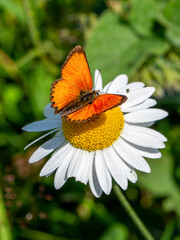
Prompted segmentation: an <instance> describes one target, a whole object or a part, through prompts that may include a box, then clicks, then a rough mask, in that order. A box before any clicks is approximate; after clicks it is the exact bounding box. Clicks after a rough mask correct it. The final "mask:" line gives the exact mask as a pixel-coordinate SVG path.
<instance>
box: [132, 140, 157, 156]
mask: <svg viewBox="0 0 180 240" xmlns="http://www.w3.org/2000/svg"><path fill="white" fill-rule="evenodd" d="M128 144H129V145H131V146H132V147H133V148H134V149H135V150H136V151H137V152H138V153H139V154H140V155H141V156H143V157H147V158H152V159H156V158H160V157H161V155H162V154H161V152H160V151H159V150H157V149H154V148H145V147H141V146H137V145H135V144H132V143H128Z"/></svg>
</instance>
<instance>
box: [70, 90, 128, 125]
mask: <svg viewBox="0 0 180 240" xmlns="http://www.w3.org/2000/svg"><path fill="white" fill-rule="evenodd" d="M126 100H127V97H126V96H124V95H118V94H102V95H99V96H98V97H97V98H96V99H95V100H94V101H93V102H92V103H91V104H88V105H86V106H84V107H83V108H81V109H79V110H77V111H75V112H73V113H71V114H69V115H67V116H66V117H65V118H66V119H67V120H69V121H79V122H81V121H87V120H89V119H90V118H92V117H93V116H94V115H98V114H100V113H102V112H105V111H107V110H109V109H111V108H114V107H117V106H119V105H121V104H123V103H124V102H125V101H126Z"/></svg>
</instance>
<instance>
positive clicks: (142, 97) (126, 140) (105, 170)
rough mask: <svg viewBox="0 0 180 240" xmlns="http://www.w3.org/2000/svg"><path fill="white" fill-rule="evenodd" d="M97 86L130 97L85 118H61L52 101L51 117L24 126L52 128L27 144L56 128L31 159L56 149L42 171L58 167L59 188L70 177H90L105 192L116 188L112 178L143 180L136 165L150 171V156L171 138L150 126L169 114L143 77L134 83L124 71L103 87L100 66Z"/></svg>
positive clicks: (125, 183) (48, 108) (124, 185)
mask: <svg viewBox="0 0 180 240" xmlns="http://www.w3.org/2000/svg"><path fill="white" fill-rule="evenodd" d="M94 89H95V90H100V91H101V92H104V93H114V94H123V95H125V96H127V98H128V100H127V101H126V102H125V103H124V104H122V105H121V106H118V107H115V108H113V109H111V110H108V111H106V112H103V113H101V114H100V115H98V116H97V117H96V118H93V119H91V120H90V121H88V122H82V123H77V122H69V121H65V120H64V119H61V117H60V115H59V114H54V109H53V108H51V106H50V104H48V105H47V106H45V109H44V116H45V119H43V120H41V121H36V122H33V123H30V124H28V125H26V126H24V127H23V130H25V131H28V132H43V131H48V132H47V133H46V134H44V135H43V136H41V137H40V138H38V139H36V140H35V141H33V142H32V143H30V144H29V145H28V146H26V148H27V147H29V146H31V145H32V144H34V143H35V142H37V141H39V140H40V139H42V138H45V137H47V136H48V135H50V134H52V133H55V135H54V136H53V137H52V138H51V139H50V140H48V141H46V142H45V143H43V144H42V145H41V146H40V147H39V148H38V149H37V150H35V152H34V153H33V154H32V156H31V157H30V159H29V163H35V162H37V161H39V160H41V159H42V158H44V157H46V156H47V155H49V154H51V153H52V155H51V157H50V159H49V160H48V161H47V162H46V164H45V165H44V167H43V168H42V170H41V172H40V176H41V177H42V176H49V175H51V174H52V173H54V172H55V177H54V185H55V188H56V189H59V188H61V187H62V186H63V185H64V184H65V182H66V181H67V179H68V178H70V177H74V178H75V180H76V181H80V182H82V183H84V184H87V183H89V186H90V188H91V191H92V193H93V194H94V195H95V196H96V197H100V196H101V194H102V192H104V193H105V194H107V195H108V194H110V192H111V189H112V178H113V179H114V180H115V181H116V182H117V184H118V185H119V186H120V187H121V188H122V189H123V190H126V189H127V187H128V181H130V182H132V183H135V182H136V181H137V174H136V171H135V170H139V171H142V172H146V173H150V171H151V169H150V167H149V165H148V163H147V161H146V160H145V159H144V157H147V158H152V159H156V158H160V157H161V153H160V151H159V150H158V149H161V148H164V147H165V145H164V142H165V141H166V140H167V139H166V138H165V137H164V136H163V135H162V134H161V133H159V132H157V131H155V130H153V129H150V128H149V127H151V126H152V125H153V124H154V122H155V121H157V120H160V119H163V118H165V117H166V116H167V115H168V114H167V112H165V111H163V110H161V109H157V108H152V107H154V106H155V105H156V100H154V99H152V98H150V97H151V96H152V94H153V93H154V91H155V89H154V87H145V85H144V83H142V82H133V83H128V77H127V76H126V75H124V74H123V75H119V76H117V77H116V78H115V79H114V80H113V81H111V82H110V83H108V84H107V85H106V86H105V87H104V88H103V86H102V77H101V73H100V72H99V71H98V70H96V71H95V84H94Z"/></svg>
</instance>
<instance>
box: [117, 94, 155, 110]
mask: <svg viewBox="0 0 180 240" xmlns="http://www.w3.org/2000/svg"><path fill="white" fill-rule="evenodd" d="M156 104H157V102H156V100H154V99H151V98H150V99H147V100H146V101H144V102H143V103H140V104H138V105H136V106H133V107H126V106H124V104H122V106H121V111H122V112H124V113H125V112H135V111H139V110H144V109H147V108H150V107H153V106H155V105H156Z"/></svg>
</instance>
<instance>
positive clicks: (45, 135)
mask: <svg viewBox="0 0 180 240" xmlns="http://www.w3.org/2000/svg"><path fill="white" fill-rule="evenodd" d="M58 130H59V129H58V128H57V129H54V130H52V131H50V132H48V133H46V134H44V135H43V136H41V137H39V138H37V139H36V140H34V141H33V142H31V143H29V144H28V145H27V146H26V147H25V148H24V150H26V149H27V148H28V147H30V146H31V145H33V144H34V143H36V142H38V141H39V140H41V139H42V138H45V137H47V136H48V135H50V134H52V133H53V132H56V131H58Z"/></svg>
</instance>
